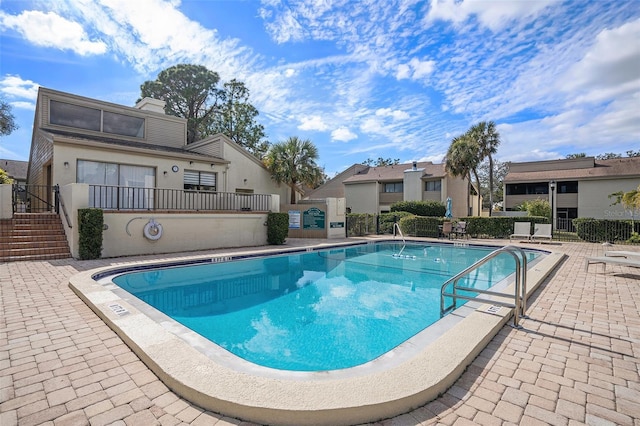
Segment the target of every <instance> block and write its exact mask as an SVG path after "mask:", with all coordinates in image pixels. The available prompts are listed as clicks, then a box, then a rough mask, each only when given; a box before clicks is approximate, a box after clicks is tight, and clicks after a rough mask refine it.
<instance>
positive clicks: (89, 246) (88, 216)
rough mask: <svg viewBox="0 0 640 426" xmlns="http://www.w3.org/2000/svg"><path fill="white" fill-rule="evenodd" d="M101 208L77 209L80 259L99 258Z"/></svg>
mask: <svg viewBox="0 0 640 426" xmlns="http://www.w3.org/2000/svg"><path fill="white" fill-rule="evenodd" d="M103 227H104V215H103V212H102V209H78V233H79V234H80V235H79V240H80V241H79V245H78V254H79V256H80V259H82V260H89V259H99V258H100V256H101V255H102V230H103Z"/></svg>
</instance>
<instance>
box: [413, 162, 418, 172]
mask: <svg viewBox="0 0 640 426" xmlns="http://www.w3.org/2000/svg"><path fill="white" fill-rule="evenodd" d="M413 170H418V163H417V162H416V161H414V162H413Z"/></svg>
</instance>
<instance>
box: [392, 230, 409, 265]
mask: <svg viewBox="0 0 640 426" xmlns="http://www.w3.org/2000/svg"><path fill="white" fill-rule="evenodd" d="M396 231H397V233H398V234H400V237H402V248H401V249H400V252H398V254H394V255H393V257H401V256H402V252H403V251H404V248H405V247H406V245H407V242H406V241H405V240H404V235H402V229H400V225H399V224H398V222H394V224H393V236H394V237H395V236H396Z"/></svg>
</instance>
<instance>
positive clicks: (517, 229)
mask: <svg viewBox="0 0 640 426" xmlns="http://www.w3.org/2000/svg"><path fill="white" fill-rule="evenodd" d="M513 238H526V239H527V241H529V240H530V239H531V222H515V223H514V224H513V234H511V235H510V236H509V241H511V239H513Z"/></svg>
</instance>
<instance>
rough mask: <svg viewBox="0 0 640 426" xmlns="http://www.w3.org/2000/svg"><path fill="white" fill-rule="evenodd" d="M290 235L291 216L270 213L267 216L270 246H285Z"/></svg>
mask: <svg viewBox="0 0 640 426" xmlns="http://www.w3.org/2000/svg"><path fill="white" fill-rule="evenodd" d="M288 235H289V214H288V213H269V214H268V215H267V242H268V243H269V244H274V245H281V244H284V242H285V240H286V239H287V236H288Z"/></svg>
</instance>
